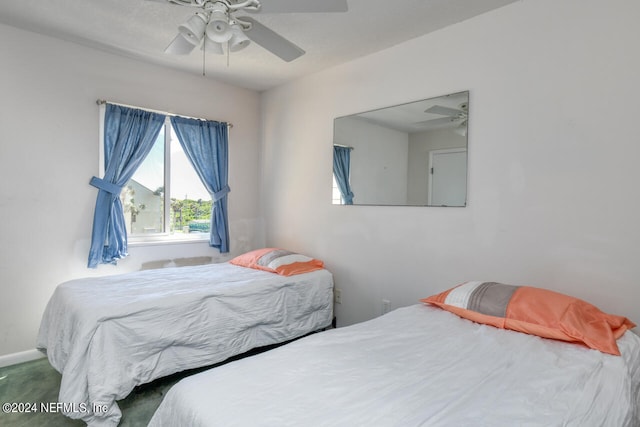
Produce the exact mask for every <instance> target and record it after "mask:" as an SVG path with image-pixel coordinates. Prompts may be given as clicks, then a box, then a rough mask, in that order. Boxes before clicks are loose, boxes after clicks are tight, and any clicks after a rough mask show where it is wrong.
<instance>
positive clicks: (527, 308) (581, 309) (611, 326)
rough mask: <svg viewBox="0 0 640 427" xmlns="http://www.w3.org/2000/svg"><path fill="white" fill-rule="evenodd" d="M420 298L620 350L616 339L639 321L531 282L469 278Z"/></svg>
mask: <svg viewBox="0 0 640 427" xmlns="http://www.w3.org/2000/svg"><path fill="white" fill-rule="evenodd" d="M420 301H422V302H425V303H429V304H433V305H436V306H438V307H440V308H443V309H445V310H447V311H450V312H452V313H455V314H457V315H458V316H460V317H464V318H465V319H469V320H473V321H474V322H478V323H484V324H487V325H491V326H495V327H497V328H502V329H511V330H513V331H519V332H524V333H527V334H531V335H537V336H540V337H543V338H552V339H556V340H562V341H568V342H577V343H582V344H584V345H586V346H587V347H589V348H593V349H595V350H600V351H601V352H603V353H608V354H614V355H617V356H619V355H620V350H618V345H617V343H616V340H617V339H618V338H620V337H621V336H622V334H624V332H625V331H626V330H628V329H632V328H634V327H635V326H636V325H635V324H634V323H633V322H631V321H630V320H629V319H627V318H626V317H622V316H615V315H612V314H607V313H604V312H602V311H600V310H599V309H598V308H597V307H595V306H593V305H591V304H589V303H587V302H585V301H582V300H580V299H578V298H573V297H570V296H568V295H563V294H560V293H558V292H553V291H549V290H547V289H540V288H533V287H530V286H512V285H503V284H501V283H495V282H466V283H463V284H461V285H458V286H456V287H454V288H452V289H449V290H447V291H444V292H442V293H440V294H437V295H432V296H430V297H428V298H424V299H421V300H420Z"/></svg>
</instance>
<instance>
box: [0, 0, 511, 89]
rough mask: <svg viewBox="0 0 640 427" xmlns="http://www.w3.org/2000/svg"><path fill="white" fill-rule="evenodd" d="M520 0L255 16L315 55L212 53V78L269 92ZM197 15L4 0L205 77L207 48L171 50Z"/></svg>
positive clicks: (402, 0)
mask: <svg viewBox="0 0 640 427" xmlns="http://www.w3.org/2000/svg"><path fill="white" fill-rule="evenodd" d="M317 1H322V0H317ZM515 1H518V0H348V3H349V11H348V12H346V13H305V14H302V13H290V14H255V15H251V16H252V17H255V19H256V20H259V21H260V22H261V23H262V24H264V25H266V26H268V27H269V28H271V29H272V30H274V31H276V32H277V33H279V34H280V35H282V36H284V37H286V38H287V39H289V40H291V41H292V42H293V43H295V44H296V45H298V46H300V47H301V48H303V49H304V50H305V51H306V52H307V53H306V54H305V55H303V56H302V57H300V58H298V59H296V60H294V61H293V62H289V63H287V62H284V61H282V60H281V59H280V58H278V57H276V56H274V55H273V54H271V53H270V52H268V51H266V50H264V49H263V48H261V47H260V46H258V45H256V44H255V43H252V44H251V45H250V46H249V47H247V48H246V49H244V50H242V51H240V52H235V53H231V54H230V56H229V58H227V57H226V56H219V55H213V54H207V56H206V61H205V63H206V76H207V77H210V78H213V79H216V80H219V81H223V82H227V83H230V84H234V85H237V86H241V87H246V88H249V89H255V90H265V89H269V88H271V87H274V86H277V85H280V84H282V83H284V82H286V81H289V80H291V79H295V78H298V77H301V76H303V75H307V74H311V73H314V72H317V71H320V70H322V69H325V68H328V67H331V66H334V65H337V64H340V63H343V62H347V61H349V60H351V59H354V58H357V57H361V56H364V55H367V54H370V53H373V52H376V51H379V50H382V49H385V48H388V47H390V46H393V45H396V44H398V43H401V42H403V41H406V40H409V39H412V38H415V37H418V36H421V35H423V34H427V33H429V32H432V31H435V30H438V29H441V28H444V27H446V26H449V25H452V24H455V23H458V22H461V21H464V20H466V19H469V18H472V17H474V16H477V15H479V14H482V13H485V12H488V11H490V10H493V9H496V8H499V7H502V6H505V5H507V4H509V3H514V2H515ZM262 2H263V3H268V2H269V0H262ZM193 12H194V10H193V9H192V8H188V7H183V6H176V5H172V4H169V3H167V4H164V3H161V2H155V1H148V0H11V1H10V0H2V1H1V2H0V23H3V24H7V25H11V26H14V27H18V28H22V29H26V30H30V31H35V32H38V33H41V34H45V35H49V36H53V37H57V38H61V39H64V40H70V41H74V42H77V43H81V44H84V45H87V46H91V47H94V48H98V49H102V50H106V51H109V52H112V53H116V54H120V55H124V56H128V57H131V58H136V59H140V60H143V61H148V62H152V63H156V64H160V65H163V66H167V67H172V68H176V69H182V70H185V71H188V72H190V73H194V74H200V75H201V74H202V71H203V55H202V52H201V51H200V50H199V49H195V50H194V52H192V53H191V55H188V56H171V55H168V54H165V53H163V51H164V49H165V48H166V47H167V45H168V44H169V43H170V42H171V40H172V39H173V37H174V36H175V35H176V34H177V27H178V25H180V24H181V23H183V22H184V21H185V20H186V19H187V18H189V17H190V16H191V15H192V14H193ZM227 59H228V61H229V64H228V65H227Z"/></svg>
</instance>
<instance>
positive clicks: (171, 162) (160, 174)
mask: <svg viewBox="0 0 640 427" xmlns="http://www.w3.org/2000/svg"><path fill="white" fill-rule="evenodd" d="M167 197H168V198H167ZM120 200H121V201H122V206H123V210H124V216H125V222H126V226H127V233H128V234H129V235H130V236H149V235H171V234H178V233H179V234H181V235H184V234H188V233H208V232H209V229H210V218H211V204H212V201H211V196H210V195H209V193H208V192H207V190H206V189H205V188H204V186H203V185H202V182H201V181H200V178H199V177H198V175H197V174H196V172H195V170H194V169H193V166H192V165H191V163H190V162H189V160H188V159H187V156H186V155H185V153H184V151H183V150H182V146H181V145H180V143H179V141H178V139H177V136H176V135H175V132H174V131H173V128H172V127H171V122H170V121H169V120H168V119H167V121H166V122H165V125H164V127H163V129H162V130H161V132H160V134H159V135H158V138H157V139H156V142H155V143H154V146H153V148H152V149H151V152H150V153H149V155H148V156H147V157H146V158H145V160H144V162H143V163H142V165H140V167H139V168H138V170H136V172H135V173H134V175H133V177H132V178H131V179H130V180H129V181H128V182H127V184H126V185H125V186H124V187H123V189H122V192H121V193H120Z"/></svg>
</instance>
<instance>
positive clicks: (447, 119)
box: [414, 117, 456, 126]
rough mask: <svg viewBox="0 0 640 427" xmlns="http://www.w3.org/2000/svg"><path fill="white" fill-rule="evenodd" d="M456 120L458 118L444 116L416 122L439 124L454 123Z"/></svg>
mask: <svg viewBox="0 0 640 427" xmlns="http://www.w3.org/2000/svg"><path fill="white" fill-rule="evenodd" d="M455 121H456V119H454V118H453V117H443V118H441V119H432V120H425V121H423V122H416V123H414V124H416V125H425V126H437V125H444V124H447V123H453V122H455Z"/></svg>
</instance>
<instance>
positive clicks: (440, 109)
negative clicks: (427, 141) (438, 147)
mask: <svg viewBox="0 0 640 427" xmlns="http://www.w3.org/2000/svg"><path fill="white" fill-rule="evenodd" d="M424 112H425V113H429V114H437V115H440V116H446V117H442V118H439V119H431V120H425V121H422V122H417V123H416V124H420V125H426V126H444V125H447V124H455V126H456V129H455V130H458V129H460V132H459V133H461V134H463V133H464V135H466V129H467V122H468V120H469V104H468V103H467V102H463V103H462V104H460V105H459V106H458V108H451V107H445V106H442V105H434V106H432V107H430V108H427V109H426V110H424ZM464 135H463V136H464Z"/></svg>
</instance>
